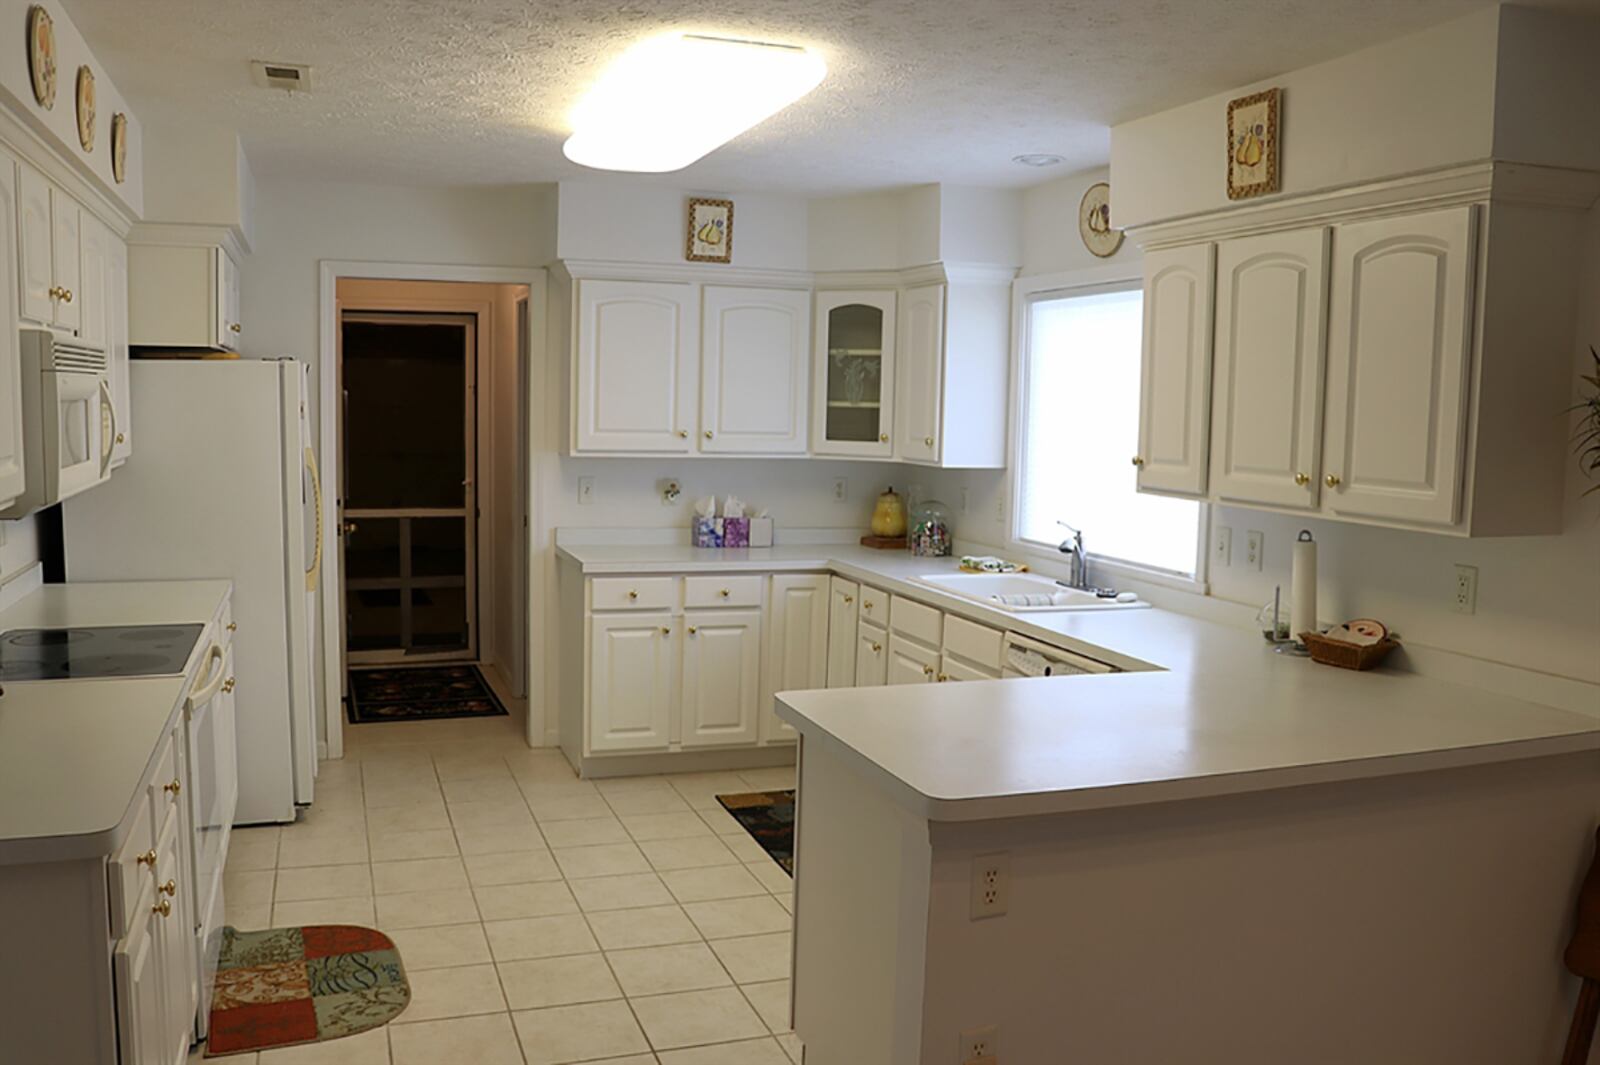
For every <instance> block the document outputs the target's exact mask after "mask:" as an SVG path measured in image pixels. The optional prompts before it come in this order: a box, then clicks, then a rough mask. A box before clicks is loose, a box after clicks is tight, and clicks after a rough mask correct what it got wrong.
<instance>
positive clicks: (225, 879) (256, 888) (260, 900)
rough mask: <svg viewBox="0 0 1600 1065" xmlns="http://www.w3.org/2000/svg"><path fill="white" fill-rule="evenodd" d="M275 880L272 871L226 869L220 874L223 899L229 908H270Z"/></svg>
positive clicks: (274, 874) (274, 873) (275, 875)
mask: <svg viewBox="0 0 1600 1065" xmlns="http://www.w3.org/2000/svg"><path fill="white" fill-rule="evenodd" d="M277 878H278V874H277V872H276V871H274V870H272V869H259V870H251V871H248V872H234V871H233V870H232V869H231V868H230V869H226V870H224V871H223V874H222V891H223V899H224V901H225V902H226V903H227V904H228V905H229V906H233V905H235V904H237V905H239V906H261V905H268V906H270V905H272V891H273V886H274V885H275V884H276V883H277Z"/></svg>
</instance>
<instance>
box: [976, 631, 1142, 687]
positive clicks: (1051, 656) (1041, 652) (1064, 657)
mask: <svg viewBox="0 0 1600 1065" xmlns="http://www.w3.org/2000/svg"><path fill="white" fill-rule="evenodd" d="M1120 672H1121V670H1119V669H1117V667H1115V666H1110V665H1107V664H1106V663H1104V662H1100V661H1097V660H1096V659H1093V658H1089V657H1087V656H1085V655H1080V654H1077V653H1075V652H1072V651H1064V650H1062V649H1061V648H1059V647H1052V646H1050V645H1049V644H1047V643H1041V642H1039V641H1038V640H1035V639H1032V638H1030V637H1027V636H1023V635H1021V634H1020V633H1015V632H1008V633H1006V643H1005V654H1004V657H1003V658H1002V668H1001V671H1000V676H1001V678H1002V679H1007V678H1010V677H1070V676H1075V675H1081V674H1084V673H1120Z"/></svg>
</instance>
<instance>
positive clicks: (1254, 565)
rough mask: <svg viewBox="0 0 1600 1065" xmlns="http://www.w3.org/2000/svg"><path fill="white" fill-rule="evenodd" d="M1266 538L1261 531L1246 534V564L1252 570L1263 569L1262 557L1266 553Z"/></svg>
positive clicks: (1255, 530) (1256, 530)
mask: <svg viewBox="0 0 1600 1065" xmlns="http://www.w3.org/2000/svg"><path fill="white" fill-rule="evenodd" d="M1266 539H1267V538H1266V536H1265V535H1264V534H1263V533H1262V532H1261V530H1260V529H1251V530H1250V531H1249V532H1247V533H1245V534H1244V564H1245V565H1246V566H1249V567H1250V568H1251V569H1255V570H1259V569H1260V568H1261V556H1262V555H1263V554H1265V552H1266Z"/></svg>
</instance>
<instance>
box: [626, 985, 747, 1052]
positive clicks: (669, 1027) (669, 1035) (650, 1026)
mask: <svg viewBox="0 0 1600 1065" xmlns="http://www.w3.org/2000/svg"><path fill="white" fill-rule="evenodd" d="M628 1005H629V1006H631V1007H633V1012H634V1014H635V1015H636V1016H637V1017H638V1018H639V1024H640V1026H641V1027H642V1028H644V1030H645V1034H646V1035H647V1036H649V1038H650V1045H651V1046H652V1047H654V1048H655V1049H656V1050H657V1051H661V1050H670V1049H673V1048H675V1047H692V1046H701V1045H703V1044H706V1043H726V1042H729V1041H731V1040H734V1039H750V1038H753V1037H755V1036H763V1035H766V1034H767V1026H766V1025H765V1024H763V1023H762V1021H761V1018H760V1017H759V1016H757V1015H756V1011H755V1010H753V1009H751V1008H750V1003H748V1002H746V1001H745V998H744V996H743V995H742V994H740V993H739V990H738V988H733V987H725V988H715V989H713V990H710V991H680V992H677V993H675V994H671V995H650V996H646V997H644V998H631V999H629V1000H628Z"/></svg>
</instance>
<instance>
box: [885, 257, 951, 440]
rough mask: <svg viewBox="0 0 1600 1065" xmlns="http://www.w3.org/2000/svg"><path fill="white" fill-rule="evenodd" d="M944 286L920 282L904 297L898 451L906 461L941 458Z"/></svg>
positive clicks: (897, 430) (901, 310) (897, 432)
mask: <svg viewBox="0 0 1600 1065" xmlns="http://www.w3.org/2000/svg"><path fill="white" fill-rule="evenodd" d="M943 362H944V286H943V285H942V284H941V285H918V286H917V287H916V288H912V289H907V290H906V293H905V298H904V299H902V300H901V301H900V365H899V367H898V369H899V374H900V410H899V418H897V419H896V421H895V445H894V446H895V452H896V454H898V455H899V457H900V458H903V459H905V460H906V461H907V462H918V463H924V464H927V465H935V464H937V463H938V461H939V396H940V392H941V385H942V384H943V378H944V375H943V374H941V373H940V372H939V371H940V368H941V365H942V363H943Z"/></svg>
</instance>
